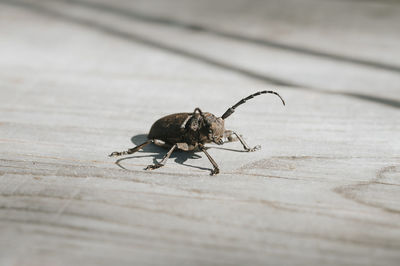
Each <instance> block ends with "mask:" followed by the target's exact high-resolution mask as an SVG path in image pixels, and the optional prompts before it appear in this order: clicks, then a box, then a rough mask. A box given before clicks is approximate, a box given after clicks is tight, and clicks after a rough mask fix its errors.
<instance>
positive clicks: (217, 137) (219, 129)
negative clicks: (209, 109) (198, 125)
mask: <svg viewBox="0 0 400 266" xmlns="http://www.w3.org/2000/svg"><path fill="white" fill-rule="evenodd" d="M204 120H205V129H206V130H207V136H208V140H210V141H212V142H214V143H216V144H218V145H221V144H223V140H222V138H223V136H224V131H225V126H224V120H223V119H222V118H220V117H218V118H217V117H216V116H215V115H213V114H210V113H204Z"/></svg>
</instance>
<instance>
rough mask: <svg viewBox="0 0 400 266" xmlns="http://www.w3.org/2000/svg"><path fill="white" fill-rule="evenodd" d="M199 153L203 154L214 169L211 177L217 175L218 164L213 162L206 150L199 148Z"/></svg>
mask: <svg viewBox="0 0 400 266" xmlns="http://www.w3.org/2000/svg"><path fill="white" fill-rule="evenodd" d="M200 149H201V151H202V152H204V153H205V155H206V156H207V158H208V160H210V162H211V164H212V165H213V167H214V170H212V171H211V175H216V174H218V173H219V167H218V164H217V163H216V162H215V161H214V159H213V158H212V157H211V155H210V154H209V153H208V152H207V150H206V148H204V147H200Z"/></svg>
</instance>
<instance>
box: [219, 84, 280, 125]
mask: <svg viewBox="0 0 400 266" xmlns="http://www.w3.org/2000/svg"><path fill="white" fill-rule="evenodd" d="M267 93H272V94H275V95H276V96H278V97H279V98H280V99H281V101H282V103H283V105H285V100H283V99H282V97H281V96H280V95H279V94H278V93H277V92H274V91H259V92H256V93H254V94H252V95H250V96H247V97H246V98H243V99H241V100H240V101H239V102H237V103H236V104H235V105H234V106H232V107H231V108H229V109H228V110H226V112H225V113H224V114H223V115H222V116H221V118H222V119H226V118H228V117H229V116H230V115H231V114H233V113H234V112H235V109H236V108H237V107H238V106H239V105H242V104H244V103H245V102H246V101H247V100H250V99H252V98H254V97H256V96H258V95H261V94H267Z"/></svg>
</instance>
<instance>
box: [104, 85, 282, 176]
mask: <svg viewBox="0 0 400 266" xmlns="http://www.w3.org/2000/svg"><path fill="white" fill-rule="evenodd" d="M266 93H272V94H275V95H277V96H278V97H279V98H280V99H281V100H282V103H283V105H285V101H284V100H283V99H282V97H281V96H280V95H279V94H278V93H276V92H274V91H259V92H257V93H254V94H252V95H250V96H248V97H246V98H243V99H242V100H240V101H239V102H238V103H236V104H235V105H234V106H232V107H231V108H229V109H228V110H227V111H226V112H225V113H224V114H223V115H222V116H221V117H216V116H215V115H213V114H211V113H207V112H204V113H203V112H202V111H201V110H200V108H196V109H194V111H193V113H177V114H172V115H167V116H165V117H163V118H160V119H159V120H157V121H156V122H155V123H154V124H153V125H152V127H151V129H150V132H149V134H148V136H147V138H148V140H147V141H146V142H144V143H142V144H140V145H138V146H136V147H134V148H132V149H129V150H127V151H123V152H113V153H111V154H110V155H109V156H110V157H111V156H121V155H127V154H132V153H134V152H137V151H138V150H140V149H142V148H143V147H144V146H146V145H148V144H149V143H154V144H156V145H158V146H162V147H165V148H168V149H169V151H168V152H167V154H166V155H165V156H164V157H163V159H162V160H161V162H159V163H157V164H154V165H149V166H147V168H146V170H153V169H157V168H159V167H161V166H164V165H165V163H166V162H167V160H168V158H169V157H170V156H171V154H172V152H173V151H174V150H175V149H176V148H177V149H180V150H183V151H193V150H201V151H203V152H204V153H205V155H206V156H207V158H208V159H209V160H210V162H211V164H212V165H213V166H214V170H212V171H211V175H216V174H218V173H219V168H218V165H217V163H216V162H215V161H214V159H213V158H212V157H211V156H210V154H209V153H208V152H207V150H206V148H205V147H204V144H205V143H211V142H214V143H216V144H218V145H222V144H223V143H224V141H223V139H227V140H228V142H231V141H235V140H237V139H238V140H239V141H240V142H241V143H242V145H243V148H244V150H245V151H248V152H250V151H256V150H258V149H260V146H259V145H257V146H255V147H254V148H250V146H249V145H247V143H246V142H245V141H244V139H243V138H242V136H241V135H239V134H237V133H236V132H234V131H231V130H225V126H224V120H225V119H226V118H228V117H229V116H230V115H231V114H233V112H235V109H236V108H237V107H238V106H239V105H241V104H244V103H245V102H246V101H247V100H250V99H252V98H254V97H255V96H258V95H261V94H266Z"/></svg>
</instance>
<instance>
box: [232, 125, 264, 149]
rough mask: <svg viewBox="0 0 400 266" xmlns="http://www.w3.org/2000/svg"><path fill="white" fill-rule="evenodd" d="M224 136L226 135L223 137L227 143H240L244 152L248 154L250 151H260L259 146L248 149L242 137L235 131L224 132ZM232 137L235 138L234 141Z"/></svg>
mask: <svg viewBox="0 0 400 266" xmlns="http://www.w3.org/2000/svg"><path fill="white" fill-rule="evenodd" d="M224 134H226V135H225V137H226V138H227V139H228V141H229V142H231V141H236V140H239V141H240V143H242V145H243V148H244V150H245V151H249V152H250V151H257V150H259V149H261V146H260V145H257V146H255V147H253V148H250V146H249V145H248V144H247V143H246V141H244V139H243V137H242V136H241V135H239V134H238V133H236V132H235V131H231V130H226V131H225V133H224ZM233 135H234V136H235V137H236V139H235V138H234V137H233Z"/></svg>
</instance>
